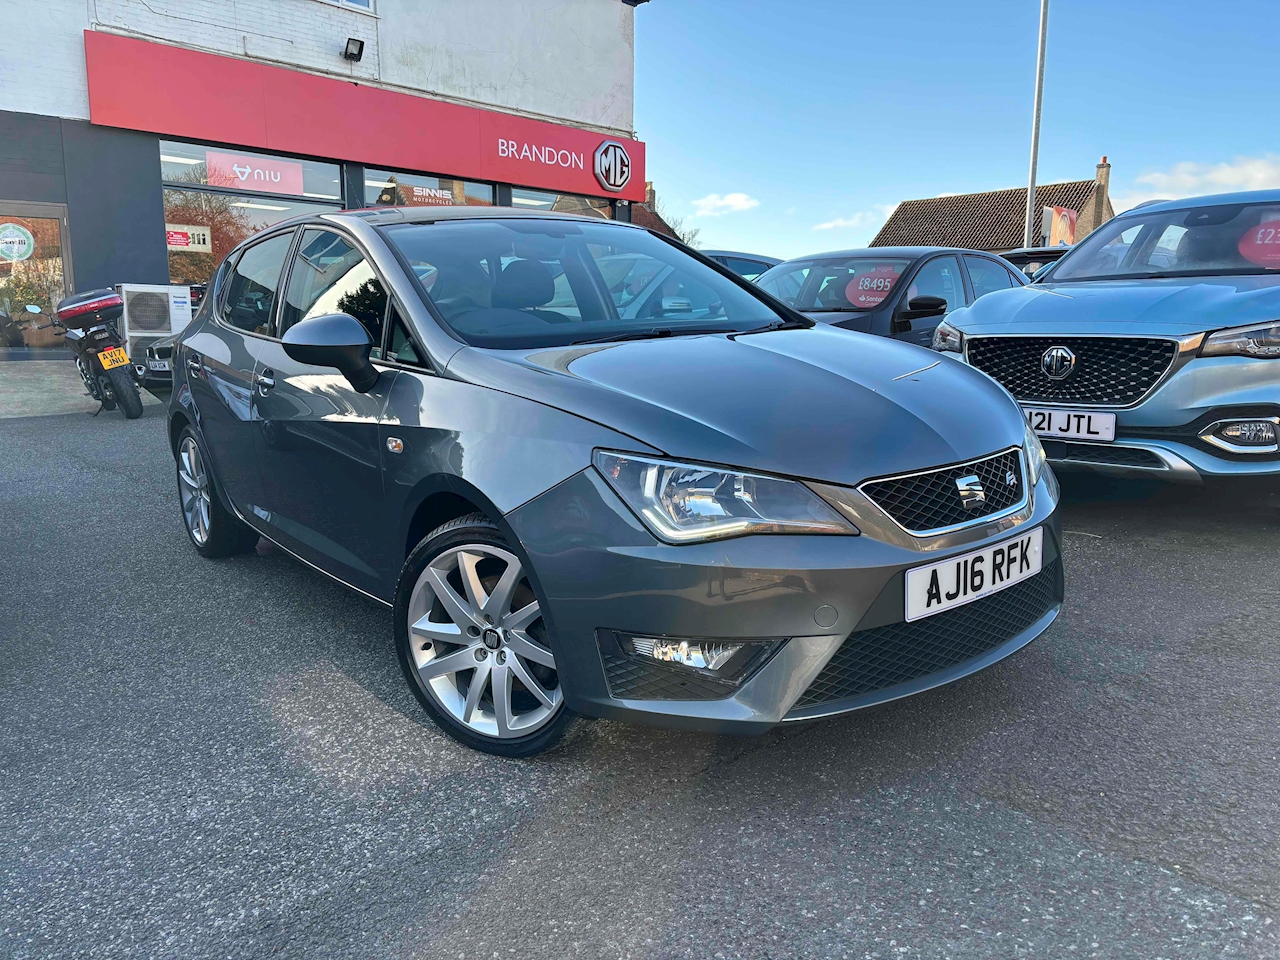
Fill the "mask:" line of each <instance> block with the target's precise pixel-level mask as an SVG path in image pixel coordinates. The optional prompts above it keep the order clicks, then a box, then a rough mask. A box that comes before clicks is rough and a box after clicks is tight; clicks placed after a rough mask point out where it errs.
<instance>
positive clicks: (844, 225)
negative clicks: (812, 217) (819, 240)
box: [813, 203, 898, 230]
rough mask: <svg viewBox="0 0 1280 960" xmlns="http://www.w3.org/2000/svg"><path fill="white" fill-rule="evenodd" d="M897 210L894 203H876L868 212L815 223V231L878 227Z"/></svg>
mask: <svg viewBox="0 0 1280 960" xmlns="http://www.w3.org/2000/svg"><path fill="white" fill-rule="evenodd" d="M896 209H898V205H897V204H896V203H877V204H875V205H874V206H873V207H872V208H871V209H870V210H859V211H858V212H857V213H855V214H852V215H851V216H848V217H836V218H835V219H834V220H827V221H825V222H824V223H815V224H814V225H813V229H815V230H855V229H858V228H861V227H878V226H880V224H882V223H884V222H885V221H886V220H888V219H889V217H890V216H891V215H892V214H893V211H894V210H896Z"/></svg>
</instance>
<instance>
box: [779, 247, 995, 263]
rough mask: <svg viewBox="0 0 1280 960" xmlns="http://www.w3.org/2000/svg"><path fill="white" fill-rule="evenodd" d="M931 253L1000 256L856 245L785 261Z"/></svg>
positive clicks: (952, 249)
mask: <svg viewBox="0 0 1280 960" xmlns="http://www.w3.org/2000/svg"><path fill="white" fill-rule="evenodd" d="M931 253H976V254H981V255H982V256H984V257H996V258H999V256H1000V254H998V253H989V252H988V251H986V250H971V249H969V248H967V247H927V246H924V247H854V248H852V249H850V250H832V251H830V252H829V253H810V254H806V255H805V256H803V257H792V258H791V259H790V260H786V261H784V262H785V263H795V262H796V261H798V260H827V259H837V258H839V257H858V256H871V257H908V258H911V259H916V258H919V257H923V256H925V255H926V254H931Z"/></svg>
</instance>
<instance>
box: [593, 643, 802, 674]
mask: <svg viewBox="0 0 1280 960" xmlns="http://www.w3.org/2000/svg"><path fill="white" fill-rule="evenodd" d="M601 632H602V633H603V632H606V631H601ZM608 632H610V633H612V634H613V637H614V639H615V640H616V641H617V643H618V646H619V647H621V648H622V650H623V651H624V652H625V653H627V654H629V655H630V656H631V657H632V658H634V659H636V660H640V661H644V662H646V663H650V664H653V665H655V666H657V665H659V664H662V665H664V667H669V668H671V669H675V670H677V671H680V672H684V671H686V670H688V671H691V672H694V673H700V674H702V675H703V676H706V677H714V678H715V679H717V680H723V681H725V682H726V683H730V684H733V685H735V686H736V685H737V684H739V683H741V682H742V681H743V680H745V679H747V677H749V676H751V675H752V674H753V673H755V671H756V670H758V669H759V668H760V667H762V666H763V665H764V663H765V661H767V660H768V659H769V658H770V657H771V656H773V654H774V652H775V651H776V650H777V649H778V648H779V647H780V646H782V644H783V643H785V642H786V641H785V640H754V639H753V640H715V639H708V638H702V637H697V638H695V637H688V638H685V637H652V636H643V635H636V634H628V633H621V632H614V631H608Z"/></svg>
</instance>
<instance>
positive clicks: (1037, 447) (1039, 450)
mask: <svg viewBox="0 0 1280 960" xmlns="http://www.w3.org/2000/svg"><path fill="white" fill-rule="evenodd" d="M1022 449H1023V450H1024V451H1026V454H1027V470H1029V471H1030V473H1031V477H1030V480H1031V486H1032V488H1034V487H1035V485H1036V484H1037V483H1039V482H1040V475H1041V474H1042V473H1044V465H1045V463H1046V462H1047V460H1048V458H1047V457H1046V456H1045V452H1044V446H1043V445H1042V444H1041V443H1040V438H1039V437H1037V436H1036V432H1035V431H1034V430H1032V429H1031V424H1029V423H1028V424H1027V425H1026V436H1025V437H1024V438H1023V441H1022Z"/></svg>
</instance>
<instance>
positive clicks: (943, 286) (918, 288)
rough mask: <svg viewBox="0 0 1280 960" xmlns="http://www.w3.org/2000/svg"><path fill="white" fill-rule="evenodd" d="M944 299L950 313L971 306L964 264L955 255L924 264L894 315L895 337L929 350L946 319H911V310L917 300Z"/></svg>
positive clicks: (933, 259) (944, 255) (911, 282)
mask: <svg viewBox="0 0 1280 960" xmlns="http://www.w3.org/2000/svg"><path fill="white" fill-rule="evenodd" d="M925 296H928V297H941V298H942V299H943V300H946V301H947V309H946V313H950V312H951V311H952V310H954V309H956V308H957V307H963V306H965V305H966V304H967V303H968V298H967V297H966V294H965V286H964V275H963V274H962V273H961V272H960V260H959V258H958V257H956V256H955V254H951V253H948V254H943V255H942V256H937V257H931V258H930V259H928V260H926V261H925V262H924V263H922V264H921V265H920V266H919V267H918V268H917V269H916V272H915V275H914V276H912V278H911V281H910V282H909V283H908V284H907V288H906V290H904V291H903V294H902V299H901V300H900V301H899V303H898V307H897V310H896V311H895V313H894V324H893V327H894V329H893V336H894V337H896V338H897V339H899V340H906V341H907V342H909V343H918V344H921V345H923V346H926V347H927V346H929V345H930V344H932V343H933V331H934V328H935V327H937V326H938V324H939V323H940V322H941V321H942V318H943V317H944V316H946V313H944V314H942V315H941V316H932V317H918V318H917V317H907V316H905V315H904V314H906V313H907V312H908V311H909V307H908V306H907V305H908V304H909V303H910V302H911V300H913V299H914V298H915V297H925Z"/></svg>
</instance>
